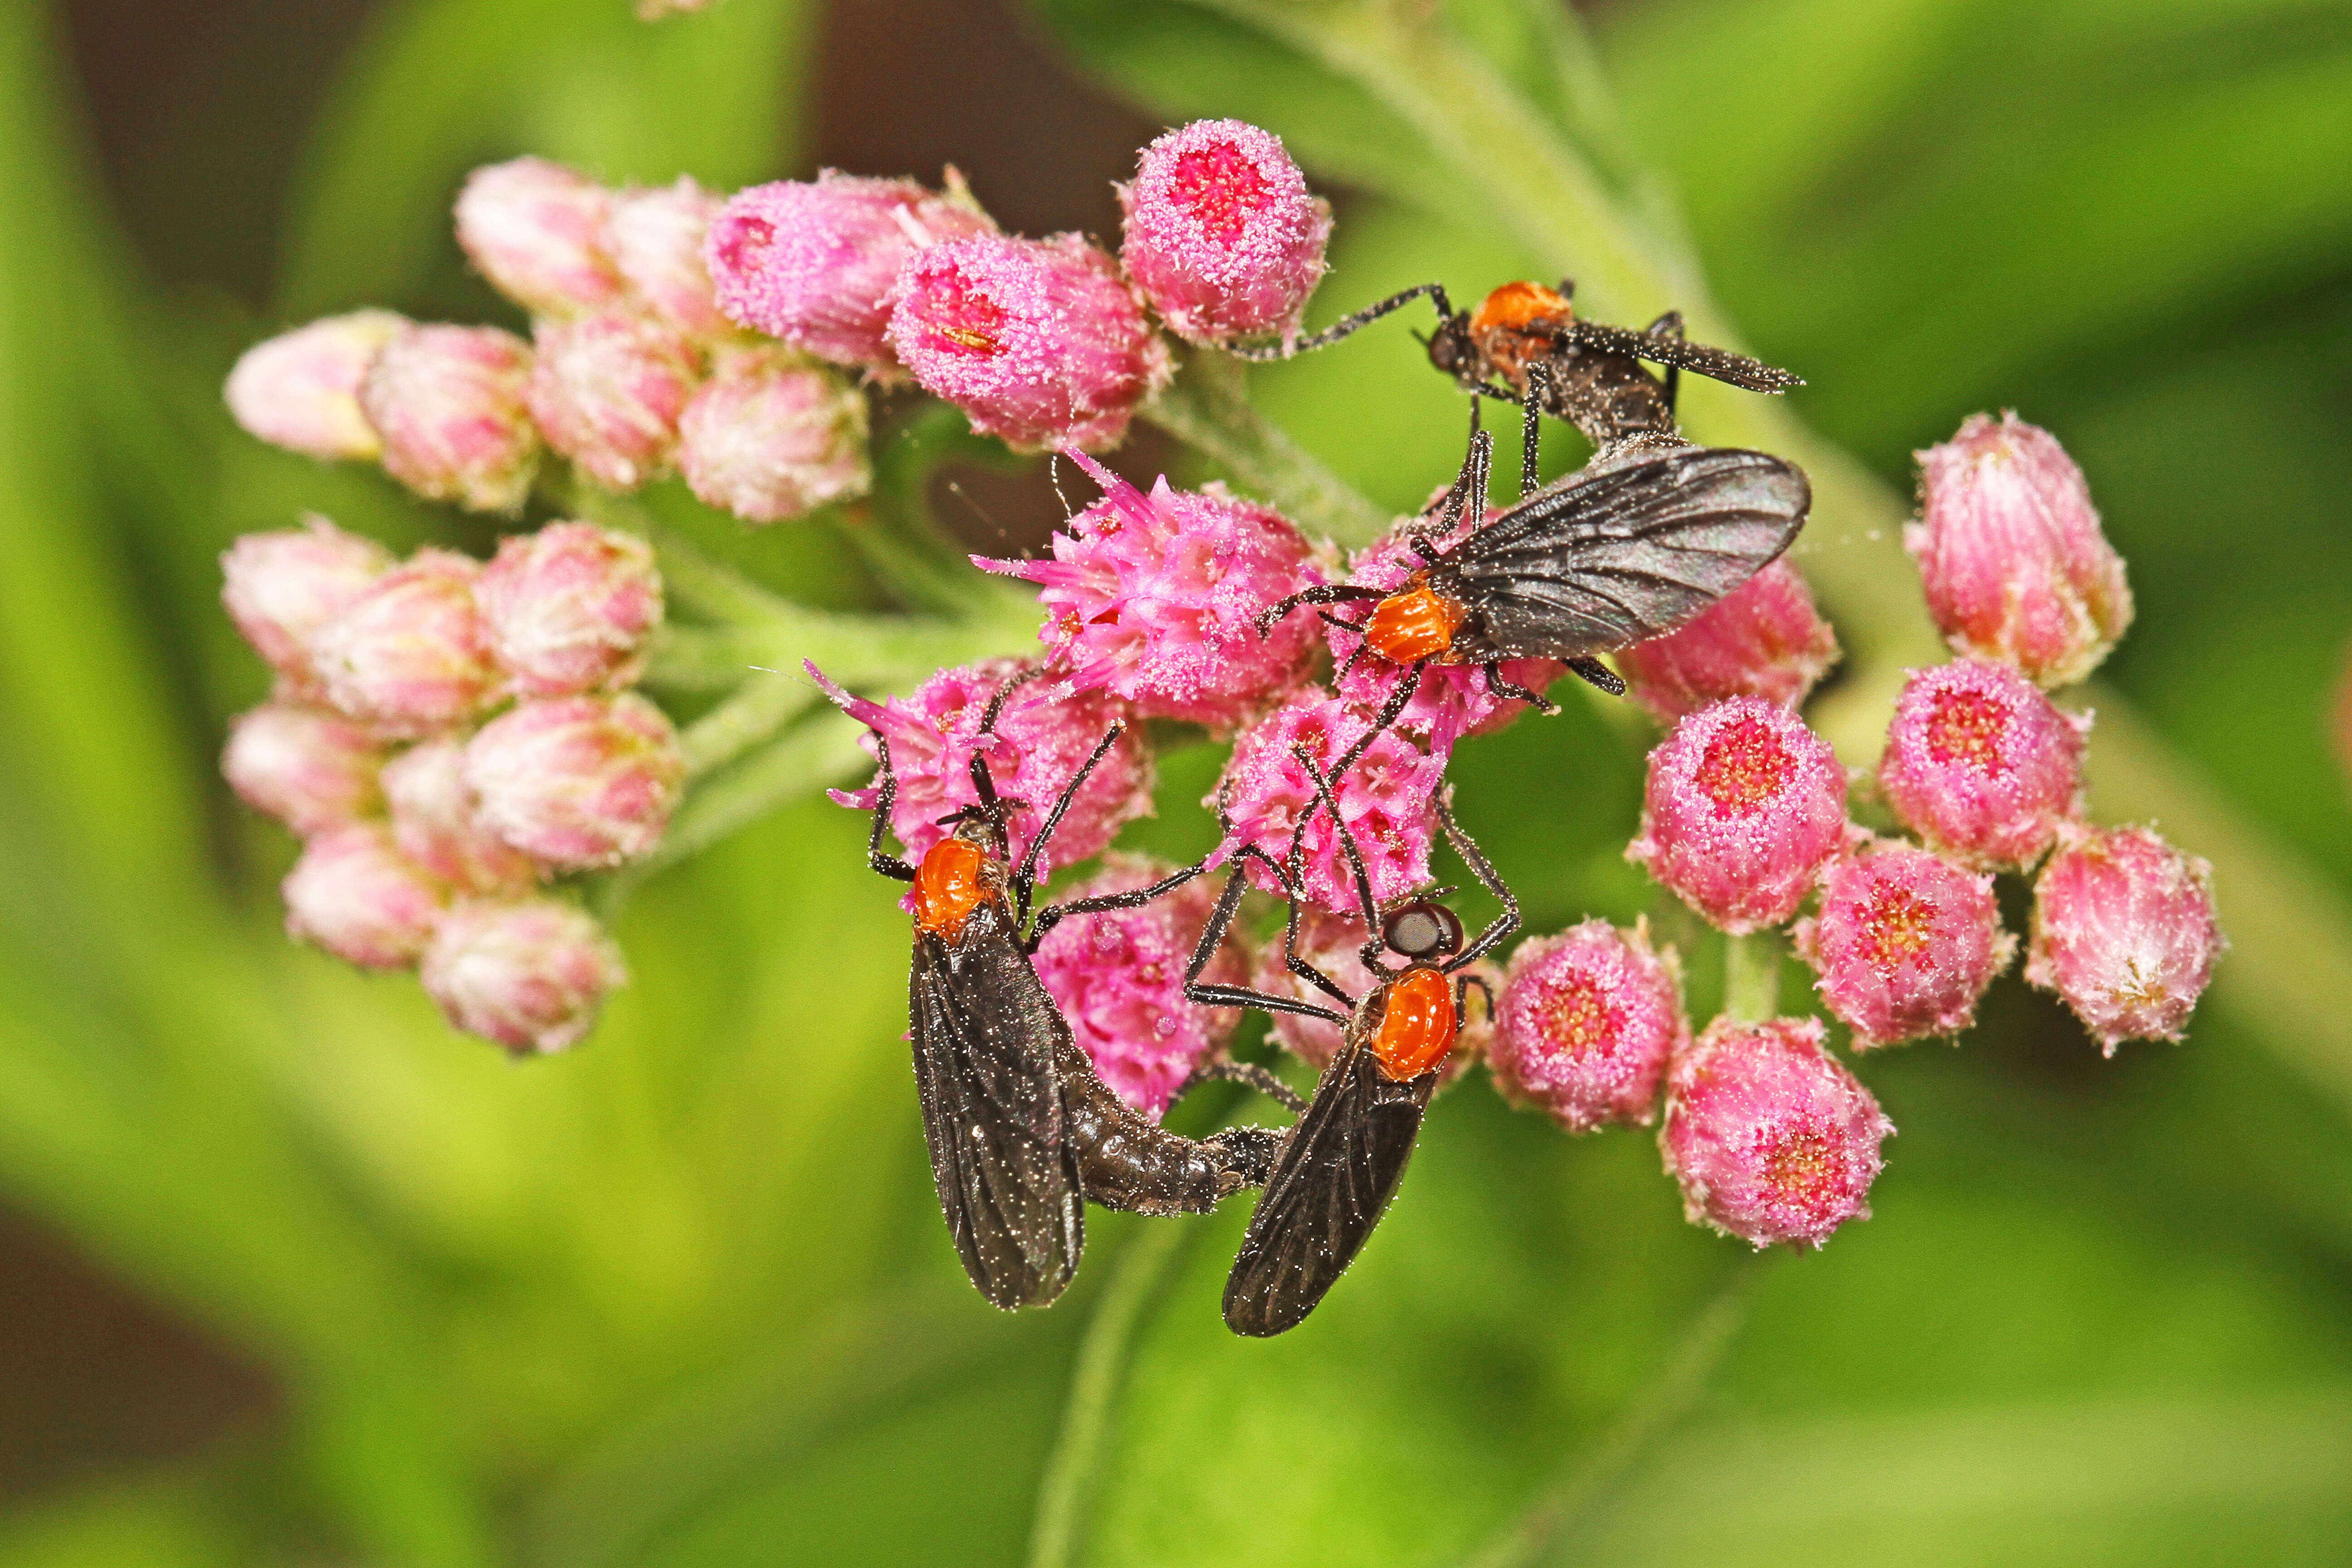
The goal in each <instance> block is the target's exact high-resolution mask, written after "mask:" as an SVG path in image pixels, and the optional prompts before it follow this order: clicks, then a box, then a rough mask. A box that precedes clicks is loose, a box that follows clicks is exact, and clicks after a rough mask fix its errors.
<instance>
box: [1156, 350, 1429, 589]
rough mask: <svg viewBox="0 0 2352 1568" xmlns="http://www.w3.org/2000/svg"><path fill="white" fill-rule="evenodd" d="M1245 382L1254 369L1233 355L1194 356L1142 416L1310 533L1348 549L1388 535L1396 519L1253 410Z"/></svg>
mask: <svg viewBox="0 0 2352 1568" xmlns="http://www.w3.org/2000/svg"><path fill="white" fill-rule="evenodd" d="M1248 375H1249V366H1248V365H1247V364H1245V363H1243V362H1242V361H1240V360H1237V359H1235V358H1234V357H1233V356H1232V355H1231V354H1221V353H1213V352H1207V351H1203V352H1202V353H1196V354H1194V355H1192V358H1191V359H1190V360H1189V361H1188V362H1186V363H1185V366H1184V370H1183V374H1181V375H1180V376H1178V377H1177V379H1176V382H1175V384H1173V385H1171V386H1170V387H1169V388H1168V389H1167V390H1166V391H1164V392H1162V393H1161V394H1160V395H1159V396H1158V397H1156V398H1154V399H1152V401H1151V402H1150V403H1148V404H1146V405H1144V407H1143V417H1144V418H1145V419H1147V420H1149V421H1150V422H1151V423H1152V424H1154V425H1157V426H1160V428H1161V429H1162V430H1165V431H1167V432H1168V433H1169V434H1170V435H1171V436H1173V437H1176V438H1177V439H1178V440H1180V441H1182V442H1183V443H1185V444H1186V445H1187V446H1190V447H1196V448H1198V449H1199V450H1200V451H1201V452H1202V454H1203V455H1204V456H1206V457H1207V458H1209V459H1210V460H1211V461H1213V462H1214V463H1215V464H1216V465H1217V466H1218V467H1219V468H1223V469H1224V470H1225V472H1226V474H1227V475H1228V476H1230V477H1231V478H1232V479H1233V480H1234V483H1236V484H1238V485H1240V486H1241V487H1242V488H1243V489H1245V490H1248V491H1250V492H1251V493H1253V494H1255V495H1256V496H1258V497H1260V498H1262V499H1263V500H1265V501H1266V502H1267V503H1268V504H1269V505H1271V506H1272V507H1274V508H1275V509H1276V510H1277V511H1280V512H1282V513H1283V514H1284V515H1285V516H1286V517H1288V518H1289V519H1290V520H1291V521H1293V522H1297V523H1299V524H1301V525H1302V526H1304V527H1306V528H1307V529H1308V530H1310V531H1315V532H1320V533H1326V534H1328V535H1330V537H1332V538H1333V539H1336V540H1338V541H1339V542H1340V543H1342V544H1345V545H1349V546H1357V545H1364V544H1370V542H1372V541H1373V540H1375V539H1378V538H1379V537H1380V536H1381V534H1382V533H1384V532H1386V531H1388V526H1389V523H1390V521H1391V519H1390V518H1389V517H1388V516H1387V515H1386V514H1385V513H1383V512H1382V511H1381V510H1380V508H1378V507H1376V506H1374V505H1373V504H1372V503H1371V502H1370V501H1369V500H1365V499H1364V498H1363V497H1362V496H1360V495H1358V494H1357V493H1356V492H1355V491H1354V490H1352V489H1349V487H1348V486H1347V485H1346V484H1344V483H1342V482H1341V481H1340V479H1339V477H1338V476H1337V475H1335V474H1333V473H1332V472H1331V470H1330V469H1328V468H1325V467H1324V466H1323V465H1322V464H1321V463H1319V462H1318V461H1316V459H1315V458H1314V457H1313V456H1312V455H1310V454H1309V453H1308V452H1307V449H1306V448H1305V447H1301V446H1299V445H1298V443H1297V442H1296V441H1293V440H1292V439H1291V438H1290V437H1288V436H1287V435H1286V434H1284V433H1283V431H1282V430H1281V429H1280V428H1278V427H1277V426H1274V425H1271V424H1268V423H1267V422H1266V420H1265V417H1264V416H1262V415H1260V414H1259V413H1258V412H1257V410H1256V409H1255V408H1253V407H1251V406H1250V402H1249V382H1248Z"/></svg>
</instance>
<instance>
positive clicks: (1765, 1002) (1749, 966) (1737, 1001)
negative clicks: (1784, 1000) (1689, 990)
mask: <svg viewBox="0 0 2352 1568" xmlns="http://www.w3.org/2000/svg"><path fill="white" fill-rule="evenodd" d="M1723 1010H1724V1011H1725V1012H1726V1013H1728V1014H1729V1015H1730V1016H1731V1017H1732V1019H1733V1020H1734V1021H1735V1022H1738V1023H1741V1024H1760V1023H1762V1022H1763V1021H1764V1020H1765V1019H1767V1018H1771V1017H1776V1016H1779V1014H1780V935H1779V933H1778V932H1775V931H1753V932H1750V933H1749V934H1748V935H1747V936H1727V937H1725V938H1724V939H1723Z"/></svg>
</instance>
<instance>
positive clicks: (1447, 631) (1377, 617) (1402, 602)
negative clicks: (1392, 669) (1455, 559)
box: [1364, 576, 1470, 664]
mask: <svg viewBox="0 0 2352 1568" xmlns="http://www.w3.org/2000/svg"><path fill="white" fill-rule="evenodd" d="M1469 618H1470V612H1469V611H1468V610H1467V609H1465V608H1464V607H1463V605H1462V604H1461V602H1460V601H1458V600H1455V599H1449V598H1447V597H1446V596H1445V595H1443V594H1441V593H1439V592H1438V591H1437V590H1436V589H1434V588H1432V587H1431V586H1430V585H1429V584H1426V583H1424V582H1423V581H1422V580H1421V579H1420V578H1419V577H1417V576H1416V577H1415V578H1414V579H1413V580H1412V582H1411V583H1409V584H1406V585H1405V586H1404V588H1402V590H1401V591H1399V592H1397V593H1394V594H1391V595H1389V596H1388V597H1387V598H1385V599H1382V600H1381V602H1380V603H1379V604H1378V605H1374V606H1373V607H1372V613H1371V616H1370V619H1368V620H1366V621H1365V622H1364V639H1365V640H1366V641H1367V642H1369V643H1370V644H1371V645H1372V651H1373V652H1374V653H1376V654H1379V655H1380V656H1381V658H1385V659H1391V660H1393V661H1394V662H1396V663H1398V664H1411V663H1412V662H1413V661H1414V660H1415V659H1423V658H1431V657H1433V656H1434V655H1437V654H1441V653H1444V651H1445V650H1446V649H1447V648H1449V647H1453V646H1454V633H1455V632H1457V631H1460V630H1461V629H1462V623H1463V622H1464V621H1465V620H1468V619H1469Z"/></svg>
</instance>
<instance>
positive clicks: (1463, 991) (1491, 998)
mask: <svg viewBox="0 0 2352 1568" xmlns="http://www.w3.org/2000/svg"><path fill="white" fill-rule="evenodd" d="M1473 985H1475V986H1476V987H1477V988H1478V994H1479V995H1481V996H1484V997H1485V998H1486V1018H1487V1021H1488V1022H1489V1023H1491V1022H1493V1021H1494V1017H1495V988H1494V987H1493V986H1491V985H1489V984H1486V976H1484V975H1480V974H1465V975H1463V976H1462V977H1461V978H1460V979H1458V980H1456V981H1454V1032H1455V1033H1456V1034H1459V1033H1460V1032H1461V1031H1462V1030H1463V1029H1464V1028H1465V1027H1467V1026H1468V1025H1469V1023H1470V987H1472V986H1473Z"/></svg>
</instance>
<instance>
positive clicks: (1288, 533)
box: [972, 454, 1323, 731]
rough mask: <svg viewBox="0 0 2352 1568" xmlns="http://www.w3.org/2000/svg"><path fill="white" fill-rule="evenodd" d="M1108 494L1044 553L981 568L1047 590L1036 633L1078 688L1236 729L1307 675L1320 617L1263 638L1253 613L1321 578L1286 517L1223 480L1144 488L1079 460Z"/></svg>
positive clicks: (1285, 624)
mask: <svg viewBox="0 0 2352 1568" xmlns="http://www.w3.org/2000/svg"><path fill="white" fill-rule="evenodd" d="M1077 461H1078V463H1079V465H1080V466H1081V467H1083V468H1085V469H1086V470H1087V473H1088V474H1089V475H1091V476H1092V477H1093V479H1094V481H1095V482H1096V483H1097V484H1098V485H1100V486H1101V487H1102V490H1103V499H1102V500H1099V501H1097V502H1096V503H1095V504H1094V505H1093V506H1090V507H1088V508H1087V510H1084V511H1082V512H1080V513H1079V514H1078V515H1077V516H1076V517H1074V518H1072V519H1071V520H1070V521H1069V524H1068V526H1067V527H1066V528H1065V529H1064V530H1063V531H1060V532H1057V533H1055V535H1054V558H1053V559H1052V560H1050V561H988V560H983V559H982V558H981V557H979V556H974V557H972V560H973V563H975V564H977V565H980V566H982V567H985V568H987V569H988V570H989V571H992V572H1000V573H1003V574H1005V575H1007V576H1013V577H1022V578H1025V579H1027V580H1028V581H1030V582H1032V583H1035V584H1039V585H1040V586H1041V587H1042V589H1043V590H1044V591H1043V592H1041V593H1040V594H1039V595H1037V598H1038V602H1039V603H1040V604H1042V605H1045V628H1044V629H1043V630H1042V631H1040V632H1039V633H1038V634H1037V635H1038V637H1040V638H1041V639H1043V640H1044V641H1045V643H1046V645H1047V646H1048V647H1051V648H1052V650H1053V651H1052V653H1051V655H1050V656H1049V658H1050V661H1051V662H1052V663H1053V664H1055V666H1056V667H1063V668H1070V669H1072V670H1073V671H1074V672H1075V673H1073V674H1072V676H1071V678H1070V679H1071V683H1072V684H1073V685H1074V686H1076V687H1077V688H1078V689H1081V690H1090V689H1095V688H1097V687H1102V688H1107V689H1109V690H1111V691H1113V692H1116V693H1117V694H1118V696H1120V697H1123V698H1125V699H1127V700H1129V701H1130V702H1132V703H1134V704H1135V707H1136V711H1137V712H1139V713H1140V714H1142V715H1143V716H1144V717H1146V718H1149V719H1182V720H1189V721H1192V722H1193V723H1196V724H1205V725H1207V726H1208V727H1209V728H1210V729H1212V730H1214V731H1229V730H1232V729H1233V728H1234V726H1235V725H1237V724H1240V723H1242V722H1243V721H1244V720H1246V719H1248V718H1249V716H1250V715H1251V714H1253V713H1255V712H1258V711H1261V710H1264V709H1265V708H1266V707H1267V706H1269V705H1270V704H1272V703H1273V702H1275V701H1276V700H1278V699H1280V698H1281V696H1282V695H1283V693H1284V692H1286V691H1287V690H1288V689H1290V688H1291V687H1293V686H1296V685H1297V683H1298V681H1299V679H1300V678H1301V677H1302V676H1303V675H1304V674H1305V673H1306V668H1307V658H1308V655H1309V653H1310V651H1311V649H1312V647H1313V639H1314V635H1315V633H1314V625H1315V623H1314V622H1313V621H1312V620H1311V619H1310V618H1309V617H1307V616H1286V617H1285V619H1284V620H1283V621H1282V622H1281V623H1280V624H1279V625H1277V626H1275V627H1274V629H1273V635H1271V636H1270V637H1259V636H1258V634H1257V627H1256V624H1255V623H1256V620H1257V617H1258V616H1260V615H1262V614H1264V613H1265V611H1266V610H1267V609H1269V608H1271V607H1272V606H1273V605H1275V604H1276V602H1278V601H1279V600H1281V599H1283V598H1284V597H1286V595H1291V594H1294V593H1297V591H1298V590H1300V589H1302V588H1305V587H1308V586H1310V585H1311V584H1317V583H1319V582H1321V581H1322V580H1323V578H1322V574H1320V573H1319V572H1318V571H1316V569H1315V566H1314V563H1313V552H1312V551H1311V550H1309V548H1308V547H1307V541H1306V540H1305V539H1304V538H1303V537H1301V536H1300V534H1299V531H1298V530H1297V528H1295V527H1293V526H1292V525H1291V523H1290V522H1289V521H1288V520H1287V519H1286V518H1284V517H1283V516H1282V514H1281V513H1279V512H1276V511H1274V510H1269V509H1268V508H1265V507H1262V506H1259V505H1257V504H1256V503H1255V502H1253V501H1246V500H1242V499H1240V498H1239V497H1237V496H1234V495H1233V494H1231V493H1230V492H1228V491H1227V490H1226V489H1225V487H1224V486H1223V485H1221V484H1214V483H1213V484H1211V485H1210V486H1209V487H1208V489H1205V490H1177V489H1170V488H1169V486H1168V481H1167V479H1165V478H1162V479H1160V482H1159V483H1158V484H1157V485H1155V486H1153V487H1152V490H1151V493H1150V495H1148V496H1147V495H1145V494H1144V493H1143V492H1142V491H1141V490H1139V489H1136V488H1135V487H1134V486H1133V485H1131V484H1129V483H1128V482H1127V481H1126V480H1125V479H1121V478H1119V477H1118V475H1117V474H1114V473H1112V472H1111V471H1110V470H1109V469H1108V468H1104V467H1102V466H1101V465H1100V464H1098V463H1097V462H1095V461H1094V460H1093V459H1092V458H1087V457H1086V456H1085V455H1083V454H1080V455H1079V456H1078V458H1077Z"/></svg>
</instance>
